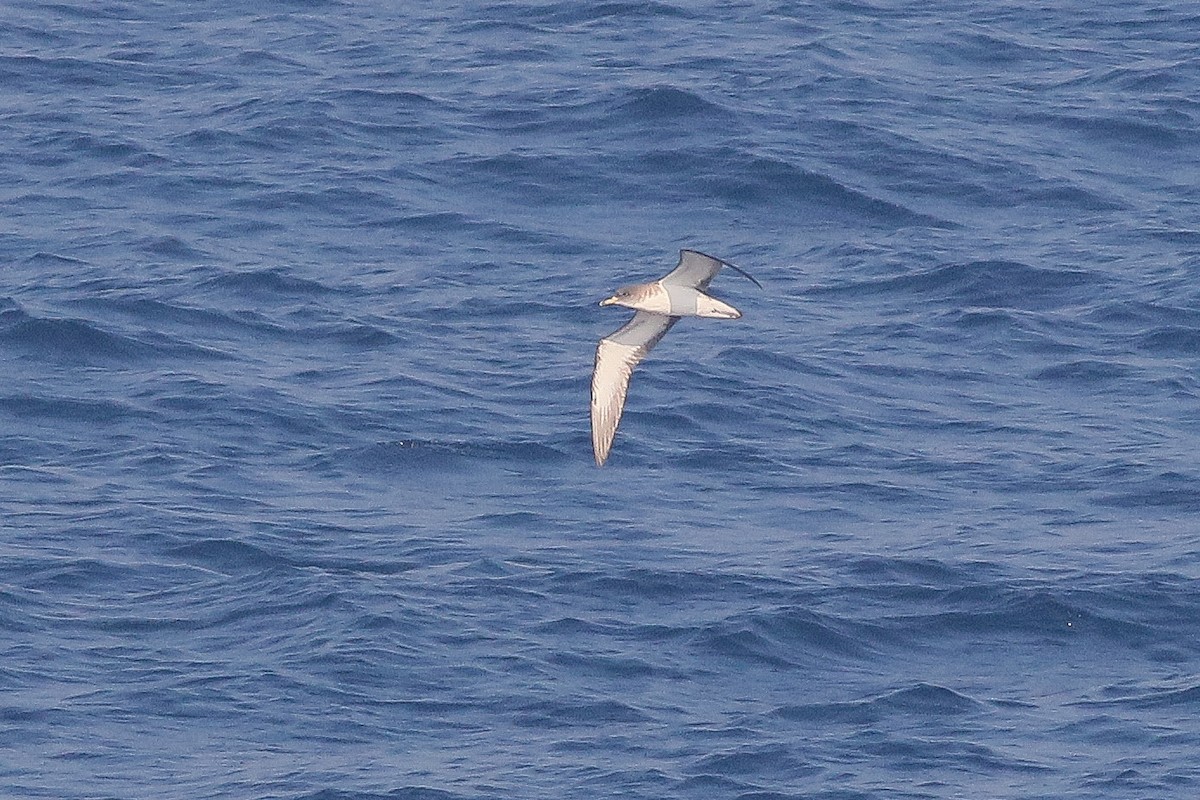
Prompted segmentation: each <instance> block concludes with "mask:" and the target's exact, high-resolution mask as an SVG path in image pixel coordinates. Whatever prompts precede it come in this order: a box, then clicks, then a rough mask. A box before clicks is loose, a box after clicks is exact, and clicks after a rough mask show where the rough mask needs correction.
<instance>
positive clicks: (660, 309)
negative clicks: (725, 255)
mask: <svg viewBox="0 0 1200 800" xmlns="http://www.w3.org/2000/svg"><path fill="white" fill-rule="evenodd" d="M721 267H729V268H730V269H732V270H734V271H735V272H739V273H741V274H742V275H745V276H746V277H747V278H749V279H750V280H751V281H754V285H755V286H757V287H758V288H760V289H761V288H762V284H761V283H759V282H758V281H756V280H754V277H753V276H752V275H750V273H748V272H744V271H743V270H741V269H738V268H737V267H735V266H734V265H733V264H730V263H729V262H728V261H722V260H721V259H719V258H713V257H712V256H709V255H705V254H704V253H701V252H698V251H696V250H680V251H679V265H678V266H676V267H675V269H673V270H671V271H670V272H668V273H667V274H666V275H664V276H663V277H661V278H659V279H658V280H656V281H652V282H650V283H639V284H636V285H634V286H626V287H624V288H623V289H618V290H617V292H616V294H614V295H613V296H612V297H610V298H608V299H607V300H601V301H600V305H602V306H614V305H616V306H625V307H626V308H632V309H634V310H635V311H637V313H636V314H634V315H633V319H631V320H629V322H627V323H625V325H623V326H622V327H621V328H619V329H618V330H616V331H614V332H612V333H610V334H609V335H608V336H605V337H604V338H603V339H601V340H600V345H599V346H598V347H597V348H596V367H595V369H594V370H593V371H592V453H593V454H594V455H595V456H596V466H598V467H602V466H604V462H605V460H607V459H608V452H609V450H611V449H612V443H613V437H614V436H616V434H617V424H618V423H619V422H620V421H621V411H622V410H623V409H624V408H625V396H626V394H627V393H628V391H629V377H630V376H631V375H632V374H633V368H634V367H636V366H637V365H638V362H639V361H641V360H642V359H643V358H645V357H646V354H647V353H649V352H650V348H652V347H654V345H656V344H658V340H659V339H661V338H662V337H663V336H665V335H666V333H667V331H669V330H671V326H672V325H674V324H675V323H676V322H678V321H679V318H680V317H716V318H718V319H737V318H738V317H740V316H742V312H740V311H738V310H737V309H736V308H734V307H733V306H731V305H729V304H728V303H723V302H721V301H720V300H718V299H717V298H715V297H713V296H711V295H709V294H706V293H705V291H704V290H705V289H707V288H708V284H710V283H712V279H713V278H715V277H716V276H717V273H718V272H720V271H721Z"/></svg>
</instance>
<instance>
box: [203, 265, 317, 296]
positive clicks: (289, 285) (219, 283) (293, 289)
mask: <svg viewBox="0 0 1200 800" xmlns="http://www.w3.org/2000/svg"><path fill="white" fill-rule="evenodd" d="M201 285H202V286H207V287H211V288H214V289H220V290H223V291H229V292H236V293H237V294H239V295H247V294H249V295H255V296H260V297H261V296H271V297H311V296H313V295H322V294H329V293H331V292H333V291H334V290H333V289H331V288H330V287H328V286H326V285H325V284H323V283H321V282H319V281H314V280H310V279H307V278H298V277H296V276H295V275H291V274H289V273H288V272H286V271H285V270H283V269H279V268H269V269H258V270H249V271H246V272H224V273H222V274H220V275H218V276H216V277H214V278H210V279H208V280H206V281H204V282H203V283H202V284H201Z"/></svg>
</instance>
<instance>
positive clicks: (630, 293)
mask: <svg viewBox="0 0 1200 800" xmlns="http://www.w3.org/2000/svg"><path fill="white" fill-rule="evenodd" d="M637 290H638V287H636V286H624V287H622V288H620V289H617V291H616V292H615V293H614V294H613V296H612V297H609V298H607V299H604V300H601V301H600V305H602V306H628V305H629V304H631V303H633V302H634V301H635V300H636V299H637V296H638V292H637Z"/></svg>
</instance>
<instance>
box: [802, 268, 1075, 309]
mask: <svg viewBox="0 0 1200 800" xmlns="http://www.w3.org/2000/svg"><path fill="white" fill-rule="evenodd" d="M1097 281H1098V278H1097V277H1096V276H1095V275H1093V274H1092V273H1090V272H1086V271H1084V270H1077V269H1066V270H1064V269H1050V268H1046V267H1034V266H1030V265H1029V264H1023V263H1021V262H1019V261H1005V260H996V259H990V260H982V261H968V262H964V263H961V264H947V265H945V266H941V267H936V268H934V269H931V270H927V271H924V272H914V273H910V274H907V275H898V276H894V277H888V278H872V279H869V280H864V281H855V282H850V283H845V284H841V285H834V286H828V287H820V288H817V289H814V290H812V291H813V292H814V293H816V292H820V293H832V294H846V295H850V296H863V297H868V296H879V295H888V294H898V295H918V296H919V297H921V298H923V299H929V300H948V301H953V302H954V304H955V305H956V306H959V307H967V308H986V309H1001V308H1015V309H1024V310H1042V309H1047V308H1055V307H1058V306H1061V305H1063V304H1065V303H1067V302H1069V301H1072V300H1074V299H1076V296H1077V294H1078V292H1079V291H1080V290H1082V289H1084V288H1087V287H1091V286H1094V285H1095V284H1096V282H1097Z"/></svg>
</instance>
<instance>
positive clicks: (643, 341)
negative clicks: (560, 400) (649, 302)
mask: <svg viewBox="0 0 1200 800" xmlns="http://www.w3.org/2000/svg"><path fill="white" fill-rule="evenodd" d="M678 321H679V317H668V316H666V315H664V314H652V313H650V312H647V311H639V312H637V313H636V314H634V315H633V319H631V320H629V322H627V323H625V325H623V326H622V327H621V328H619V329H617V330H615V331H613V332H612V333H610V334H609V335H608V336H605V337H604V338H603V339H601V340H600V344H599V345H597V347H596V366H595V369H594V370H593V371H592V454H593V455H594V456H595V457H596V466H598V467H599V466H603V465H604V462H605V461H606V460H607V459H608V453H609V451H610V450H611V449H612V443H613V438H614V437H616V435H617V425H618V424H619V423H620V421H621V412H622V411H624V410H625V397H626V395H627V394H628V392H629V379H630V377H631V376H632V375H633V368H634V367H636V366H637V365H638V362H640V361H641V360H642V359H643V358H645V357H646V354H647V353H649V352H650V349H651V348H652V347H654V345H656V344H658V342H659V340H660V339H662V337H663V336H665V335H666V333H667V331H669V330H671V326H672V325H674V324H675V323H676V322H678Z"/></svg>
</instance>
